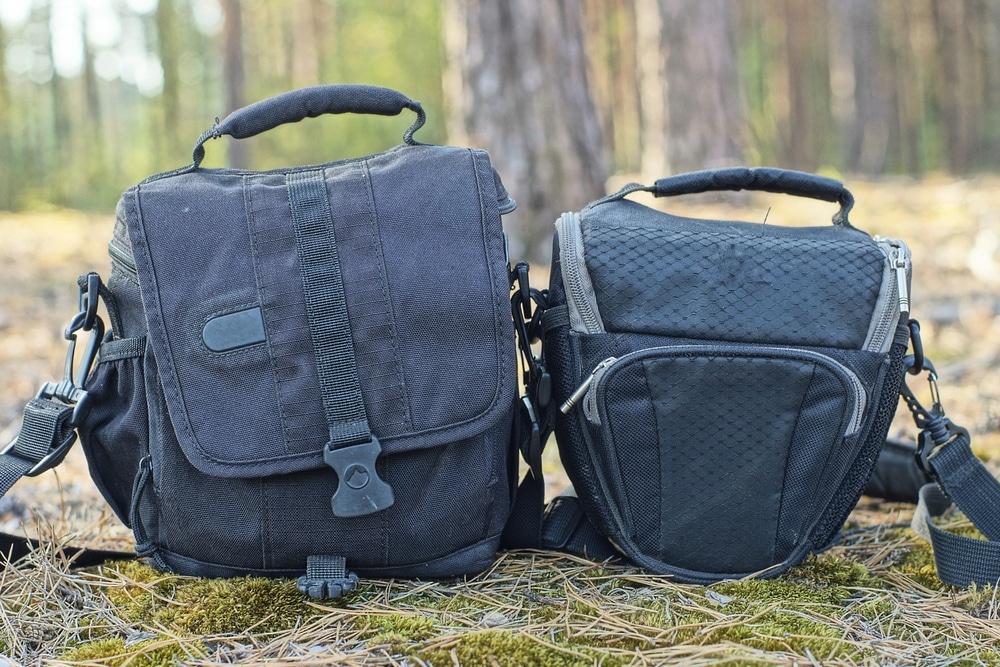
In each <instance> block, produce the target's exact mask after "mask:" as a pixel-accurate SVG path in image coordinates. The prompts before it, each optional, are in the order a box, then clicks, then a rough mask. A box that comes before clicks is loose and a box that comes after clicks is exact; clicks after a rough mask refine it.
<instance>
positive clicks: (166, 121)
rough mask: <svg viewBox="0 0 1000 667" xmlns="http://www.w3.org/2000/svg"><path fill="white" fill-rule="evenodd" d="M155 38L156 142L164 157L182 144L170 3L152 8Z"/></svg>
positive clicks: (176, 46)
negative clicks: (159, 79)
mask: <svg viewBox="0 0 1000 667" xmlns="http://www.w3.org/2000/svg"><path fill="white" fill-rule="evenodd" d="M156 37H157V40H156V42H157V46H158V49H157V55H159V57H160V68H161V69H162V70H163V92H162V93H161V97H160V99H161V100H162V107H161V108H160V112H161V113H162V118H161V123H162V127H163V134H162V135H160V136H162V138H163V141H161V142H160V146H161V149H162V150H163V154H164V155H169V154H170V153H171V151H176V150H177V149H178V147H179V146H180V145H182V143H186V141H183V140H182V138H181V136H180V131H181V124H180V123H179V122H178V119H179V118H180V117H181V114H180V72H179V61H180V57H179V54H178V49H179V48H180V43H179V37H180V36H179V34H178V30H177V7H176V5H175V4H174V0H159V2H158V4H157V6H156Z"/></svg>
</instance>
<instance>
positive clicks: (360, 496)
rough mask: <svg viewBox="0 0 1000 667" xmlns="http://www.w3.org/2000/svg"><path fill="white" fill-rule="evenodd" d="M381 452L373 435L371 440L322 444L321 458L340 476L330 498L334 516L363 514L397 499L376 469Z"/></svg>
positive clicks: (372, 511) (376, 509)
mask: <svg viewBox="0 0 1000 667" xmlns="http://www.w3.org/2000/svg"><path fill="white" fill-rule="evenodd" d="M381 452H382V445H381V444H380V443H379V441H378V438H376V437H375V436H374V435H372V439H371V442H363V443H361V444H359V445H350V446H348V447H338V448H336V449H334V448H333V447H331V446H330V443H327V444H326V447H324V448H323V460H324V461H326V464H327V465H328V466H330V467H331V468H333V469H334V470H335V471H336V472H337V477H338V479H339V482H338V484H337V490H336V491H335V492H334V494H333V497H332V498H331V499H330V504H331V506H332V507H333V514H334V516H339V517H352V516H364V515H365V514H372V513H374V512H379V511H381V510H384V509H386V508H387V507H391V506H392V504H393V503H394V502H396V500H395V497H394V496H393V494H392V487H391V486H389V485H388V484H386V483H385V482H384V481H383V480H382V478H381V477H379V476H378V472H377V471H376V469H375V459H377V458H378V455H379V454H380V453H381Z"/></svg>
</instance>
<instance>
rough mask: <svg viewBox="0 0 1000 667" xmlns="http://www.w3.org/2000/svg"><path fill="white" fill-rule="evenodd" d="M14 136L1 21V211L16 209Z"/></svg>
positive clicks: (4, 32)
mask: <svg viewBox="0 0 1000 667" xmlns="http://www.w3.org/2000/svg"><path fill="white" fill-rule="evenodd" d="M12 134H13V132H12V128H11V106H10V84H9V83H8V81H7V33H6V31H5V30H4V26H3V22H2V21H0V211H11V210H13V209H14V197H13V193H14V150H13V146H12V145H11V139H12Z"/></svg>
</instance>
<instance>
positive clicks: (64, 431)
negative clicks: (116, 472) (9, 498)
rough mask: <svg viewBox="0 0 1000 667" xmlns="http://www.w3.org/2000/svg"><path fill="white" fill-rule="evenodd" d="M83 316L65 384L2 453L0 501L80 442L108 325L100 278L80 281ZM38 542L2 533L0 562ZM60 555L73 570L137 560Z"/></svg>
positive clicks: (71, 330)
mask: <svg viewBox="0 0 1000 667" xmlns="http://www.w3.org/2000/svg"><path fill="white" fill-rule="evenodd" d="M79 289H80V292H79V304H80V312H78V313H77V314H76V316H74V317H73V319H72V320H71V321H70V323H69V326H67V327H66V332H65V337H66V340H68V341H69V351H68V352H67V354H66V369H65V376H64V377H63V380H62V381H61V382H47V383H45V384H44V385H43V386H42V388H41V389H40V390H39V391H38V394H37V395H36V396H35V398H33V399H31V400H30V401H29V402H28V404H27V405H26V406H25V408H24V415H23V417H22V419H21V430H20V432H19V433H18V434H17V437H15V438H14V440H13V442H11V443H10V444H9V445H7V447H5V448H4V450H3V452H0V498H2V497H3V496H4V495H6V494H7V492H8V491H9V490H10V489H11V487H12V486H14V484H15V483H17V481H18V480H19V479H21V478H22V477H34V476H36V475H40V474H41V473H43V472H45V471H47V470H50V469H52V468H54V467H56V466H57V465H59V464H60V463H62V460H63V459H64V458H65V457H66V454H67V453H69V450H70V448H71V447H72V446H73V443H75V442H76V437H77V436H76V430H75V428H76V426H77V425H78V424H79V423H80V422H81V421H83V419H84V418H85V417H86V415H87V409H88V407H89V401H88V399H89V395H88V394H87V390H86V382H87V376H88V375H89V374H90V370H91V367H92V366H93V364H94V361H95V360H96V358H97V354H98V351H99V349H100V346H101V344H102V342H103V339H104V322H103V321H102V320H101V318H100V317H98V315H97V304H98V300H99V295H100V292H101V290H102V289H103V285H102V283H101V279H100V276H98V275H97V274H96V273H88V274H86V275H84V276H81V277H80V280H79ZM80 331H83V332H84V333H88V334H90V339H89V341H88V343H87V347H86V349H85V351H84V355H83V363H82V365H81V366H80V368H79V369H77V370H76V371H75V372H74V367H73V365H74V360H75V356H76V342H77V334H78V332H80ZM38 546H39V542H38V541H37V540H32V539H29V538H27V537H21V536H18V535H11V534H9V533H0V559H3V562H4V564H6V563H14V562H16V561H18V560H20V559H21V558H24V557H25V556H27V555H28V554H29V553H30V552H31V551H33V550H35V549H37V548H38ZM59 551H60V552H61V553H62V554H63V555H64V556H65V557H66V558H69V559H71V560H72V562H73V567H90V566H93V565H99V564H100V563H103V562H104V561H106V560H123V559H129V558H135V553H133V552H129V551H111V550H105V549H82V548H79V547H71V546H61V547H60V548H59Z"/></svg>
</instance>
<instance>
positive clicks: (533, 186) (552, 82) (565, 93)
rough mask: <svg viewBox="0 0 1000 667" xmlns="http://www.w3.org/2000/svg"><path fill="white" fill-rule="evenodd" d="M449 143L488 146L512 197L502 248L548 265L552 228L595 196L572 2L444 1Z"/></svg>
mask: <svg viewBox="0 0 1000 667" xmlns="http://www.w3.org/2000/svg"><path fill="white" fill-rule="evenodd" d="M445 22H446V30H447V36H446V43H447V46H448V58H449V70H448V72H447V73H446V75H445V95H446V97H447V99H448V100H449V109H450V113H451V116H450V119H449V121H450V122H449V135H450V138H449V141H451V142H453V143H463V144H471V145H476V146H481V147H484V148H486V149H487V150H489V152H490V154H491V156H492V157H493V161H494V163H495V165H496V167H497V170H498V171H499V172H500V175H501V176H502V178H503V180H504V184H505V185H506V187H507V189H508V190H509V191H510V194H511V196H512V197H514V199H516V200H517V203H518V212H517V213H516V214H515V215H513V216H511V222H512V223H513V225H514V227H513V231H515V233H516V236H515V237H514V238H512V242H514V243H512V248H511V254H512V257H514V258H518V259H520V258H525V259H529V260H531V261H533V262H547V261H548V257H549V254H550V252H551V247H550V245H551V237H552V225H553V223H554V222H555V220H556V218H558V216H559V214H560V213H562V212H563V211H569V210H578V209H580V208H581V207H582V206H584V205H585V204H586V203H588V202H589V201H591V200H593V199H595V198H597V197H600V196H602V195H603V194H604V182H605V179H606V177H607V174H606V169H605V165H604V162H603V158H602V149H601V132H600V125H599V122H598V119H597V113H596V111H595V108H594V104H593V101H592V100H591V97H590V88H589V85H588V80H587V73H586V69H587V67H586V66H587V61H586V55H585V52H584V47H583V28H582V12H581V6H580V2H579V0H549V1H547V2H536V1H535V0H450V2H449V3H448V6H447V8H446V15H445Z"/></svg>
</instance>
